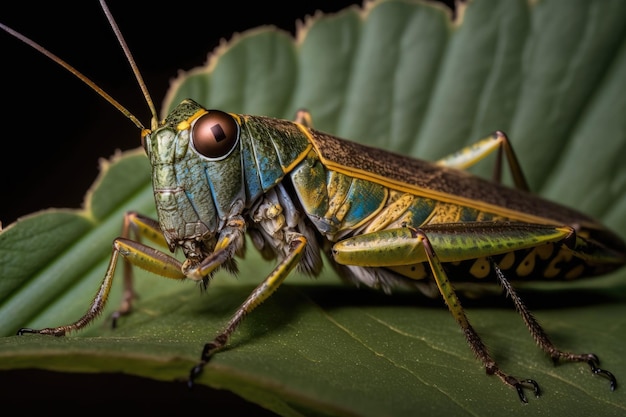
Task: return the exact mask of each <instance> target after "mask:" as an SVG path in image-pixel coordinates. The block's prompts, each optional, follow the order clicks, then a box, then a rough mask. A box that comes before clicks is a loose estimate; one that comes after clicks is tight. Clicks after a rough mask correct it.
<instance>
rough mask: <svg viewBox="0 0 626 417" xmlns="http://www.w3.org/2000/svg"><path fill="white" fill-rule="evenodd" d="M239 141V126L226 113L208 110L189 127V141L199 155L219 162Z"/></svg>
mask: <svg viewBox="0 0 626 417" xmlns="http://www.w3.org/2000/svg"><path fill="white" fill-rule="evenodd" d="M238 140H239V125H238V124H237V122H236V121H235V119H233V117H232V116H231V115H229V114H228V113H224V112H223V111H219V110H209V112H208V113H205V114H203V115H202V116H200V117H199V118H197V119H196V120H195V121H194V122H193V125H192V127H191V141H192V143H193V147H194V149H195V150H196V151H197V152H198V153H200V154H201V155H203V156H205V157H207V158H209V159H212V160H219V159H223V158H226V157H227V156H228V155H229V154H230V153H231V152H232V151H233V149H235V146H236V145H237V142H238Z"/></svg>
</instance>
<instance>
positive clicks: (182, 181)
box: [1, 0, 626, 403]
mask: <svg viewBox="0 0 626 417" xmlns="http://www.w3.org/2000/svg"><path fill="white" fill-rule="evenodd" d="M101 5H102V8H103V10H104V12H105V14H106V15H107V18H108V19H109V22H110V24H111V27H112V28H113V30H114V32H115V34H116V36H117V38H118V41H119V43H120V45H121V46H122V49H123V50H124V52H125V53H126V56H127V59H128V60H129V62H130V64H131V67H132V68H133V71H134V73H135V77H136V78H137V81H138V83H139V85H140V87H141V89H142V90H143V93H144V96H145V99H146V102H147V104H148V106H149V107H150V110H151V113H152V120H151V125H150V128H145V127H144V126H143V125H142V124H141V122H139V120H138V119H137V118H136V117H135V116H133V115H132V114H131V113H130V112H129V111H128V110H126V109H125V108H124V107H122V106H121V105H120V104H119V103H118V102H117V101H115V100H114V99H113V98H112V97H110V96H109V95H108V94H107V93H105V92H104V91H102V90H101V89H100V88H99V87H97V86H96V85H95V84H94V83H93V82H92V81H90V80H89V79H87V78H86V77H85V76H83V75H82V74H81V73H80V72H78V71H77V70H75V69H74V68H73V67H71V66H70V65H69V64H67V63H66V62H65V61H63V60H61V59H60V58H58V57H56V56H54V55H53V54H51V53H50V52H48V51H47V50H46V49H44V48H43V47H41V46H40V45H38V44H36V43H34V42H33V41H31V40H30V39H28V38H26V37H24V36H23V35H21V34H19V33H16V32H15V31H13V30H12V29H10V28H8V27H6V26H4V25H1V27H2V29H4V30H5V31H7V32H9V33H10V34H12V35H13V36H15V37H17V38H18V39H20V40H22V41H24V42H26V43H27V44H29V45H30V46H32V47H34V48H35V49H37V50H38V51H40V52H41V53H43V54H44V55H47V56H48V57H50V58H51V59H53V60H54V61H55V62H57V63H58V64H60V65H62V66H64V67H65V68H66V69H67V70H69V71H70V72H72V73H73V74H74V75H76V76H77V77H78V78H80V79H81V80H82V81H84V82H85V83H86V84H88V85H89V86H90V87H91V88H92V89H94V90H95V91H96V92H97V93H99V94H100V95H101V96H103V97H104V98H105V99H106V100H107V101H109V102H110V103H111V104H112V105H113V106H115V107H116V108H117V109H118V110H119V111H120V112H122V113H123V114H124V115H125V116H126V117H128V118H129V119H130V120H131V121H132V122H133V123H135V125H136V126H137V127H138V128H139V129H141V131H142V133H141V143H142V146H143V148H144V150H145V152H146V154H147V157H148V158H149V160H150V164H151V166H152V182H153V189H154V198H155V203H156V209H157V215H158V220H155V219H151V218H148V217H145V216H143V215H141V214H139V213H135V212H130V213H127V214H126V216H125V218H124V222H123V229H122V234H121V236H120V237H118V238H117V239H115V240H114V242H113V252H112V255H111V259H110V262H109V265H108V268H107V270H106V273H105V276H104V279H103V281H102V283H101V286H100V288H99V290H98V291H97V294H96V296H95V297H94V299H93V301H92V303H91V305H90V306H89V309H88V311H87V312H86V313H85V314H84V315H83V316H82V317H80V318H79V319H78V320H77V321H76V322H74V323H71V324H67V325H61V326H57V327H50V328H44V329H30V328H22V329H20V330H19V331H18V334H20V335H23V334H25V333H38V334H47V335H54V336H63V335H65V334H67V333H68V332H71V331H76V330H79V329H81V328H83V327H85V326H87V325H88V324H89V323H91V322H92V321H93V320H94V319H95V318H96V317H97V316H98V315H99V314H100V313H101V312H102V310H103V308H104V306H105V304H106V302H107V299H108V296H109V291H110V289H111V286H112V283H113V278H114V276H115V270H116V267H117V264H118V261H119V260H120V256H121V257H122V258H123V259H124V261H125V263H124V265H125V268H124V289H125V290H124V296H123V301H122V304H121V306H120V308H119V309H118V310H117V311H116V312H115V313H114V315H113V320H112V321H113V325H114V326H115V325H116V323H117V322H118V321H119V318H120V317H121V316H123V315H125V314H128V313H130V312H131V310H132V307H133V302H134V300H135V298H136V294H135V291H134V289H133V282H132V270H131V268H130V267H129V266H130V265H134V266H137V267H140V268H143V269H145V270H147V271H151V272H154V273H156V274H158V275H161V276H163V277H166V278H170V279H174V280H193V281H197V282H200V283H202V284H203V285H204V286H205V287H206V286H207V285H208V284H209V282H210V279H211V277H212V276H213V275H214V274H215V272H216V271H218V270H220V269H225V270H227V271H229V272H233V273H234V272H235V271H236V268H235V264H234V258H235V257H243V255H244V249H245V246H244V244H245V239H246V236H249V237H250V240H251V241H252V243H253V245H254V246H255V247H256V249H257V250H259V251H260V252H261V254H262V255H263V256H264V257H265V258H268V259H277V260H278V262H277V265H276V266H275V268H274V269H273V270H272V271H271V273H270V274H269V275H268V276H267V277H265V279H263V281H262V282H261V283H260V284H259V285H258V286H257V287H256V288H255V289H254V290H253V292H252V293H251V294H250V295H249V296H248V298H247V299H246V300H245V301H244V302H243V303H242V304H241V306H240V307H239V308H238V309H237V310H236V311H235V313H234V315H233V316H232V318H231V319H230V321H229V322H228V323H226V325H225V326H224V328H223V329H222V330H221V331H219V332H218V333H217V335H216V336H215V338H214V339H213V340H212V341H210V342H208V343H206V344H205V346H204V348H203V350H202V353H201V355H200V360H199V362H198V363H197V365H196V366H194V367H193V368H192V369H191V371H190V373H189V378H188V383H189V386H192V385H193V381H194V380H195V379H196V378H197V377H198V376H199V375H200V374H201V372H202V370H203V368H204V366H205V365H206V364H207V363H208V361H209V360H210V359H211V357H212V356H213V355H214V354H215V353H216V352H218V351H219V350H220V349H222V348H223V347H224V346H226V345H227V343H228V341H229V339H230V337H231V335H232V334H233V332H234V331H235V330H236V329H237V327H238V326H239V324H240V323H241V322H242V320H243V319H244V317H245V316H246V315H247V314H249V313H250V312H252V311H253V310H254V309H255V308H256V307H257V306H258V305H260V304H261V303H262V302H263V301H265V300H266V299H267V298H268V297H270V296H271V295H272V294H273V293H274V291H276V290H277V289H278V287H279V286H280V285H281V284H282V283H283V281H284V280H285V279H286V278H287V276H289V274H290V273H291V272H292V271H293V270H294V269H298V270H300V271H301V272H304V273H307V274H309V275H312V276H317V275H318V274H319V273H320V271H321V269H322V265H323V260H322V256H323V255H322V254H324V256H325V258H326V260H327V262H328V263H329V264H330V265H331V266H332V267H333V268H334V269H335V270H336V271H337V273H338V275H339V276H340V277H341V278H342V279H344V280H345V281H347V282H349V283H353V284H356V285H365V286H367V287H372V288H376V289H381V290H383V291H385V292H392V291H393V290H394V289H397V288H400V287H402V288H404V287H408V288H411V289H416V290H421V291H422V292H424V293H425V294H428V295H432V296H437V295H440V296H441V297H443V299H444V302H445V304H446V305H447V307H448V309H449V310H450V312H451V313H452V316H453V317H454V319H455V320H456V322H457V323H458V325H459V326H460V327H461V330H462V332H463V334H464V335H465V338H466V339H467V342H468V344H469V346H470V348H471V350H472V351H473V352H474V354H475V355H476V356H477V358H478V359H479V360H480V361H481V362H482V364H483V365H484V367H485V369H486V371H487V374H490V375H496V376H497V377H499V378H500V379H501V380H502V382H503V383H504V384H505V385H507V386H510V387H512V388H513V389H515V391H516V392H517V394H518V397H519V399H520V400H521V401H522V402H524V403H526V402H527V401H528V400H527V397H526V394H525V390H527V389H529V390H532V392H533V393H534V394H535V396H539V395H540V392H541V391H540V388H539V384H538V383H537V382H536V381H535V380H533V379H529V378H525V379H522V378H518V377H514V376H512V375H510V374H508V373H506V372H505V371H503V370H502V369H501V368H500V367H499V366H498V364H497V363H496V361H495V360H494V358H493V357H492V355H491V354H490V352H489V351H488V349H487V347H486V346H485V344H484V343H483V342H482V340H481V338H480V336H479V334H478V333H477V332H476V331H475V330H474V327H473V326H472V325H471V323H470V322H469V320H468V318H467V316H466V314H465V311H464V309H463V307H462V305H461V301H460V298H459V296H458V295H457V289H455V285H456V286H457V287H460V286H462V285H463V284H467V283H472V282H475V281H476V280H481V281H483V282H493V283H498V284H499V285H500V286H501V287H502V289H503V291H504V293H505V294H506V295H507V296H509V297H510V298H511V299H512V300H513V303H514V305H515V308H516V310H517V311H518V313H519V314H520V316H521V317H522V319H523V321H524V322H525V324H526V326H527V327H528V329H529V331H530V334H531V336H532V337H533V338H534V340H535V341H536V343H537V345H538V346H539V347H540V348H541V349H542V350H543V351H544V352H546V353H547V354H548V355H549V356H550V357H551V358H552V360H553V361H554V362H559V361H564V362H584V363H587V364H588V366H589V367H590V369H591V372H592V374H595V375H600V376H602V377H604V378H606V379H607V380H608V381H609V386H610V389H611V390H615V389H616V387H617V380H616V378H615V376H614V375H613V374H612V373H611V372H609V371H608V370H606V369H602V368H600V367H599V359H598V357H597V356H596V355H595V354H593V353H582V354H576V353H571V352H566V351H563V350H560V349H559V348H558V347H556V346H555V345H554V344H553V343H552V342H551V340H550V338H549V337H548V335H547V334H546V332H545V331H544V330H543V328H542V327H541V326H540V324H539V323H538V322H537V320H536V319H535V318H534V317H533V315H532V314H531V312H530V311H529V310H528V308H527V307H526V306H525V304H524V302H523V301H522V300H521V299H520V297H519V296H518V294H517V292H516V291H515V289H514V288H513V286H512V285H511V282H512V281H516V280H532V279H538V280H541V279H544V278H550V279H551V280H558V279H562V280H573V279H577V278H583V277H589V276H594V275H600V274H605V273H608V272H610V271H613V270H615V269H618V268H620V267H622V266H624V264H625V263H626V244H625V243H624V242H623V241H622V239H621V238H620V237H618V236H617V234H615V233H614V232H612V231H611V230H609V229H607V228H605V227H604V226H603V225H602V224H600V223H598V222H597V221H595V220H594V219H592V218H590V217H588V216H586V215H584V214H582V213H579V212H578V211H575V210H573V209H570V208H567V207H564V206H562V205H559V204H557V203H554V202H550V201H547V200H544V199H542V198H540V197H538V196H535V195H533V194H531V193H530V192H529V191H528V185H527V183H526V180H525V178H524V174H523V172H522V169H521V166H520V164H519V162H518V160H517V158H516V156H515V153H514V151H513V149H512V147H511V144H510V142H509V140H508V138H507V136H506V135H505V134H504V133H503V132H500V131H498V132H495V133H494V134H492V135H490V136H489V137H487V138H485V139H483V140H481V141H479V142H477V143H476V144H475V145H472V146H470V147H467V148H465V149H463V150H461V151H460V152H457V153H455V154H452V155H450V156H448V157H446V158H443V159H441V160H439V161H437V162H435V163H431V162H426V161H421V160H417V159H412V158H409V157H406V156H402V155H398V154H394V153H390V152H386V151H383V150H380V149H376V148H371V147H366V146H364V145H360V144H357V143H355V142H351V141H347V140H344V139H340V138H337V137H335V136H332V135H330V134H327V133H324V132H321V131H318V130H316V129H314V128H313V126H312V122H311V116H310V114H309V113H308V112H306V111H304V110H303V111H300V112H299V113H298V114H297V116H296V119H295V121H287V120H280V119H274V118H269V117H263V116H253V115H243V114H234V113H227V112H224V111H221V110H212V109H206V108H204V107H202V106H201V105H200V104H198V103H196V102H194V101H193V100H191V99H187V100H184V101H183V102H182V103H180V104H179V105H178V106H177V107H176V108H175V109H174V110H173V111H172V112H171V113H170V114H169V115H168V116H167V117H165V119H163V120H160V121H159V119H158V116H157V112H156V110H155V107H154V104H153V102H152V100H151V99H150V95H149V94H148V91H147V88H146V86H145V84H144V82H143V80H142V77H141V75H140V73H139V71H138V69H137V66H136V65H135V63H134V60H133V58H132V56H131V54H130V51H129V49H128V47H127V45H126V43H125V41H124V39H123V36H122V34H121V32H120V30H119V28H118V27H117V24H116V23H115V21H114V19H113V17H112V16H111V14H110V12H109V10H108V8H107V6H106V4H105V3H104V1H103V0H101ZM495 151H497V152H498V162H497V164H496V169H495V175H494V178H495V179H496V180H495V181H489V180H486V179H483V178H480V177H477V176H474V175H471V174H469V173H468V172H467V171H465V168H466V167H469V166H471V165H473V164H475V163H476V162H477V161H479V160H480V159H482V158H483V157H484V156H485V155H487V154H489V153H492V152H495ZM504 157H506V160H507V162H508V165H509V169H510V172H511V174H512V178H513V181H514V184H515V188H511V187H507V186H504V185H503V184H502V183H501V181H500V180H499V178H500V171H501V162H502V160H503V159H504ZM131 238H135V239H131ZM140 238H145V239H148V240H150V241H152V242H155V243H157V244H161V245H163V246H166V247H168V248H169V250H170V251H171V252H174V251H176V250H181V251H182V252H183V254H184V256H185V261H184V262H181V261H179V260H178V259H177V258H175V257H173V256H171V255H169V254H167V253H165V252H162V251H160V250H157V249H154V248H153V247H151V246H148V245H145V244H144V243H141V242H140V240H139V239H140ZM453 283H454V284H453Z"/></svg>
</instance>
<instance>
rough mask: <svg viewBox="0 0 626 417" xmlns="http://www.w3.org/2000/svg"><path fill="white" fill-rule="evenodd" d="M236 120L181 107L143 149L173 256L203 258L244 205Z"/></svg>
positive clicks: (195, 105)
mask: <svg viewBox="0 0 626 417" xmlns="http://www.w3.org/2000/svg"><path fill="white" fill-rule="evenodd" d="M239 132H240V127H239V123H238V120H237V116H234V115H231V114H229V113H224V112H222V111H218V110H206V109H205V108H203V107H202V106H200V105H199V104H198V103H196V102H194V101H192V100H185V101H183V102H182V103H181V104H179V105H178V106H177V107H176V108H175V109H174V110H173V111H172V112H171V113H170V115H169V116H168V117H167V118H165V120H163V121H162V122H161V123H160V125H159V126H158V127H157V128H156V129H154V130H153V131H152V132H150V131H146V132H145V134H144V135H143V141H142V142H143V146H144V149H145V151H146V153H147V155H148V158H149V160H150V164H151V166H152V183H153V188H154V198H155V202H156V208H157V213H158V218H159V223H160V225H161V229H162V231H163V233H164V235H165V238H166V240H167V242H168V245H169V247H170V249H171V250H174V249H175V248H176V247H178V246H181V247H183V249H184V250H185V251H186V254H193V253H195V254H196V255H197V256H204V255H206V254H207V253H209V252H211V251H212V249H213V248H214V246H215V242H216V235H217V234H218V233H219V232H220V230H221V229H222V228H223V227H224V225H225V224H226V223H227V221H228V220H229V219H230V218H232V217H233V216H237V215H240V214H241V211H242V208H243V202H244V201H245V188H244V185H243V173H242V163H241V156H240V153H241V151H240V149H239Z"/></svg>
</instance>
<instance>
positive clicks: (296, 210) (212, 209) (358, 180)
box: [146, 101, 625, 291]
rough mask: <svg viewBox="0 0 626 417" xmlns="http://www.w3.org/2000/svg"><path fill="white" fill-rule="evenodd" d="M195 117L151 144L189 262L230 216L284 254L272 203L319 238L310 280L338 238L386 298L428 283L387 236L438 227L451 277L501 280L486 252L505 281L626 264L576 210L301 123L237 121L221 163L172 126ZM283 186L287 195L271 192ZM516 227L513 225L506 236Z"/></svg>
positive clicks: (169, 228)
mask: <svg viewBox="0 0 626 417" xmlns="http://www.w3.org/2000/svg"><path fill="white" fill-rule="evenodd" d="M198 111H202V108H201V107H200V106H199V105H197V104H196V103H194V102H192V101H185V102H184V103H183V104H181V105H180V106H179V107H178V108H177V109H175V110H174V111H173V112H172V113H171V114H170V116H168V118H167V119H166V120H165V121H164V124H165V126H164V127H163V128H160V129H159V130H157V131H155V132H154V133H153V134H152V135H151V137H152V138H156V139H151V140H150V141H149V144H148V146H147V148H146V149H147V150H148V155H149V156H150V158H151V164H152V166H153V183H154V191H155V198H156V203H157V210H158V216H159V223H160V225H161V229H162V231H163V232H164V234H165V236H166V239H167V241H168V243H169V246H170V248H171V249H172V250H173V249H174V248H175V247H177V246H180V247H182V248H183V250H184V251H185V254H186V255H187V256H188V257H189V256H191V257H197V258H198V259H203V258H205V257H207V256H209V254H210V253H212V252H213V250H214V248H215V244H216V238H217V237H218V235H219V230H220V229H221V228H222V227H223V225H224V224H225V223H227V222H228V219H229V217H232V216H243V218H244V219H245V222H246V224H247V231H248V232H249V233H250V234H251V235H252V236H253V242H255V244H256V246H257V247H258V248H259V249H261V250H262V251H264V253H265V254H266V255H267V256H268V257H272V256H273V255H277V256H278V257H279V258H282V257H283V256H284V254H285V253H284V251H285V247H284V246H285V245H284V243H285V242H284V241H282V240H281V239H280V238H277V237H276V236H273V235H272V233H273V232H272V230H278V229H281V228H282V227H283V226H282V224H278V223H275V222H272V221H268V220H267V219H266V220H263V221H258V220H255V216H256V218H259V215H258V213H256V214H255V210H257V209H258V207H259V206H263V205H265V206H267V205H270V206H271V205H272V204H273V205H274V206H276V207H280V210H281V211H282V212H283V217H288V218H289V217H292V218H293V217H299V218H298V219H297V222H299V224H298V226H297V227H296V229H298V231H299V232H301V233H305V234H307V235H309V236H311V237H313V235H319V236H321V238H322V239H318V238H312V239H309V246H308V249H307V251H306V252H307V254H308V255H307V256H306V257H305V258H306V259H308V262H306V263H304V264H303V265H301V267H302V268H303V269H304V270H305V271H306V272H310V273H313V274H316V273H317V272H319V270H320V269H321V259H320V256H319V253H318V252H320V251H325V252H328V253H329V251H330V250H331V247H332V244H333V243H335V242H342V243H341V244H340V245H339V246H337V248H340V249H341V254H335V255H334V256H333V255H331V256H330V257H329V259H330V262H331V263H332V264H333V265H334V266H335V267H336V269H337V270H338V271H339V273H340V275H341V276H342V277H344V278H345V279H347V280H349V281H352V282H354V283H363V284H366V285H368V286H372V287H381V288H383V289H384V290H386V291H390V290H391V289H392V288H393V287H394V286H406V285H409V286H410V285H413V284H412V283H413V282H415V281H416V280H424V279H427V278H429V277H431V275H432V274H431V269H430V268H428V267H427V265H425V262H426V257H425V256H424V254H423V251H421V252H420V251H419V250H418V251H416V253H414V254H413V255H411V256H407V255H404V252H403V251H404V250H406V245H405V242H404V241H403V239H402V238H401V237H398V236H393V235H392V234H389V233H388V231H389V230H396V229H402V228H403V227H413V228H425V227H427V228H428V227H430V228H432V227H434V226H435V225H437V227H438V228H437V233H434V232H430V235H431V236H432V238H433V239H437V243H436V245H437V248H436V250H437V252H438V254H439V256H440V257H441V258H442V262H444V263H446V264H447V265H448V266H447V268H449V269H451V270H454V273H450V279H451V280H452V281H468V282H472V281H476V280H477V279H480V280H485V279H491V280H494V279H495V277H494V276H493V271H492V270H491V268H490V267H489V263H488V262H486V257H487V256H490V257H493V258H494V259H495V260H496V261H497V262H498V264H499V266H500V268H501V269H502V270H503V271H504V272H505V273H506V274H507V277H509V278H510V279H525V280H531V279H573V278H579V277H583V276H591V275H596V274H600V273H605V272H608V271H609V270H611V269H614V268H616V267H618V266H620V265H621V264H623V262H624V253H625V249H624V244H623V242H621V241H620V240H619V238H618V237H617V236H616V235H615V234H613V233H612V232H611V231H609V230H607V229H605V228H604V227H603V226H602V225H600V224H598V223H597V222H595V221H594V220H592V219H591V218H589V217H588V216H585V215H583V214H581V213H579V212H576V211H574V210H572V209H569V208H566V207H563V206H561V205H558V204H555V203H551V202H548V201H546V200H543V199H541V198H539V197H537V196H535V195H532V194H530V193H528V192H525V191H521V190H516V189H513V188H509V187H505V186H502V185H500V184H497V183H494V182H491V181H488V180H484V179H481V178H478V177H476V176H473V175H470V174H468V173H466V172H464V171H461V170H458V169H453V168H447V167H442V166H439V165H436V164H434V163H428V162H425V161H420V160H416V159H411V158H407V157H404V156H401V155H397V154H392V153H389V152H385V151H382V150H379V149H374V148H369V147H365V146H363V145H359V144H356V143H354V142H349V141H345V140H342V139H338V138H336V137H333V136H331V135H328V134H325V133H321V132H318V131H315V130H313V129H311V128H309V127H307V126H305V125H302V124H298V123H294V122H289V121H284V120H277V119H272V118H267V117H259V116H244V115H239V116H236V120H237V122H238V125H239V142H238V145H237V146H236V147H235V148H234V150H233V151H232V152H231V153H230V154H229V155H228V156H227V157H226V158H224V159H221V160H219V161H214V160H207V159H206V158H204V157H203V156H202V155H200V154H198V153H197V152H196V151H195V149H193V147H192V146H189V141H190V130H189V129H182V130H181V129H178V128H177V126H179V124H180V123H181V122H183V124H184V123H186V121H189V120H190V119H193V118H194V117H195V116H194V115H196V114H197V112H198ZM188 123H189V124H191V121H189V122H188ZM185 126H186V125H185ZM279 185H280V187H279V188H278V195H281V197H280V198H278V197H276V194H270V193H269V192H270V190H273V189H274V188H275V187H277V186H279ZM281 199H282V200H281ZM304 216H306V220H304V219H303V218H302V217H304ZM280 221H284V219H283V220H280ZM291 221H292V222H293V221H295V220H293V219H292V220H291ZM511 222H513V223H515V227H509V228H502V225H505V224H507V223H511ZM476 223H482V224H481V225H480V226H478V225H476ZM446 225H448V227H447V228H446ZM469 225H471V226H472V227H469ZM562 226H571V227H573V228H574V230H575V232H576V237H575V238H574V240H575V241H574V243H573V245H563V244H561V241H562V240H563V239H564V236H565V235H566V234H567V231H563V230H557V231H555V228H560V227H562ZM503 229H504V230H503ZM478 230H480V232H478ZM479 240H481V241H482V243H480V244H478V243H477V241H479ZM317 242H321V243H320V244H319V246H318V244H317ZM372 247H376V248H378V250H377V251H375V253H374V252H372V251H371V248H372ZM442 255H445V256H442ZM361 257H363V258H361ZM372 267H379V268H375V269H372ZM420 286H421V284H420ZM422 288H423V287H422Z"/></svg>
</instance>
